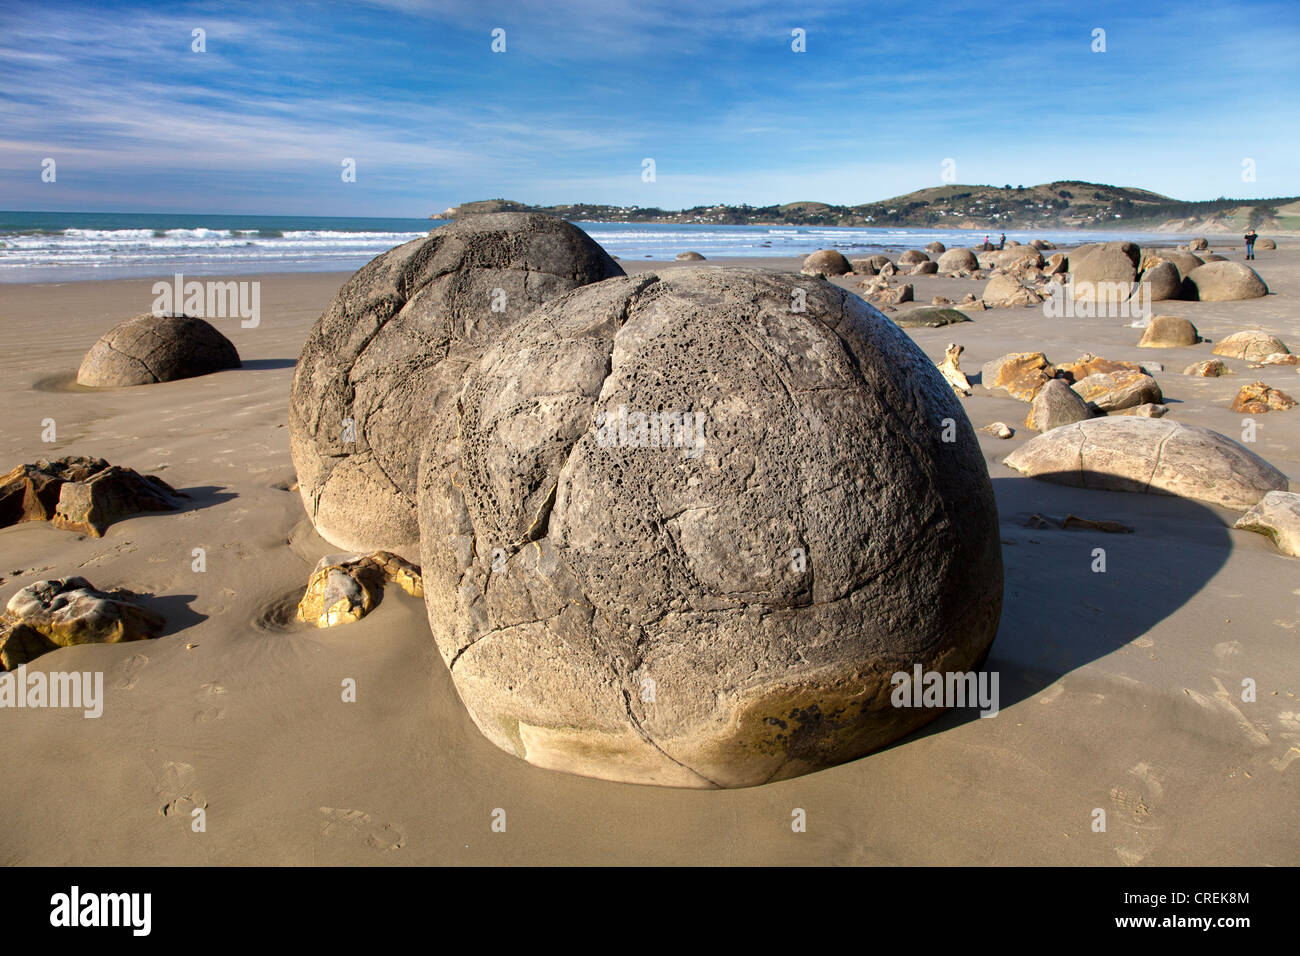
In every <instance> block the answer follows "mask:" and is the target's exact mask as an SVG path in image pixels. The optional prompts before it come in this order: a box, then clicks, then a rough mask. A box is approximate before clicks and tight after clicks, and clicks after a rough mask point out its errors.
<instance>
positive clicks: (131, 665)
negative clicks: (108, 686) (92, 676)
mask: <svg viewBox="0 0 1300 956" xmlns="http://www.w3.org/2000/svg"><path fill="white" fill-rule="evenodd" d="M148 663H149V658H147V657H145V656H144V655H143V654H132V655H131V656H130V657H128V658H127V659H126V660H124V661H123V662H122V663H120V664H118V665H117V672H118V673H119V674H121V675H122V676H121V677H119V678H118V679H117V683H115V684H114V685H113V686H115V687H116V688H117V689H118V690H130V689H131V688H132V687H134V686H135V684H136V681H138V680H139V679H140V672H141V671H142V670H144V667H145V665H146V664H148Z"/></svg>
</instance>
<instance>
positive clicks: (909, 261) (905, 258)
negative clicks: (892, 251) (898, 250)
mask: <svg viewBox="0 0 1300 956" xmlns="http://www.w3.org/2000/svg"><path fill="white" fill-rule="evenodd" d="M929 261H930V257H929V256H927V255H926V254H925V253H924V252H922V251H921V250H920V249H908V250H907V251H906V252H904V253H903V254H902V255H901V256H899V257H898V264H899V265H900V266H914V265H916V264H917V263H918V262H929Z"/></svg>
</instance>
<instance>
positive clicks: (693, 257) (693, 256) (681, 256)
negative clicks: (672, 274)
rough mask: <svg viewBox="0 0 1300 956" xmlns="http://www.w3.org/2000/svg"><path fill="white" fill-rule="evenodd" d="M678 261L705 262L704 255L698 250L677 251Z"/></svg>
mask: <svg viewBox="0 0 1300 956" xmlns="http://www.w3.org/2000/svg"><path fill="white" fill-rule="evenodd" d="M677 261H678V262H703V261H704V256H702V255H700V254H699V253H698V252H679V253H677Z"/></svg>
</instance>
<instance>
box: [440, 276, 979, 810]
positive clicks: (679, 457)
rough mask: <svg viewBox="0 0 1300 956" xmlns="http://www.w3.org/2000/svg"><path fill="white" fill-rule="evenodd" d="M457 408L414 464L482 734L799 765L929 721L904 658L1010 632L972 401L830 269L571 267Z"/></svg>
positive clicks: (668, 780) (616, 757)
mask: <svg viewBox="0 0 1300 956" xmlns="http://www.w3.org/2000/svg"><path fill="white" fill-rule="evenodd" d="M796 288H802V289H805V290H806V310H805V311H803V312H792V311H791V309H790V302H791V301H792V297H793V294H794V290H795V289H796ZM460 406H461V409H462V414H461V417H460V427H459V430H458V434H457V436H456V440H455V441H454V442H447V443H429V444H428V445H426V446H425V454H424V456H423V460H422V464H421V478H420V491H419V508H420V525H421V530H422V531H423V534H422V538H421V544H422V558H421V566H422V569H423V575H424V593H425V601H426V603H427V605H428V611H429V623H430V626H431V628H432V630H433V634H434V637H435V639H436V641H437V645H438V648H439V650H440V651H441V653H442V656H443V658H444V660H445V661H446V662H447V665H448V666H449V668H450V670H451V675H452V679H453V681H454V683H455V686H456V688H457V691H458V692H459V694H460V697H461V699H462V700H463V701H464V703H465V705H466V707H467V708H468V710H469V712H470V714H471V716H472V717H473V719H474V721H475V723H476V724H477V725H478V727H479V728H480V730H482V732H483V733H484V734H485V735H486V736H487V737H488V738H489V739H490V740H491V741H492V742H493V743H495V744H496V745H497V746H499V747H501V748H502V749H504V750H506V751H508V752H510V753H512V754H515V755H517V756H519V757H521V758H523V759H525V760H527V761H529V762H531V763H534V764H536V765H538V766H542V767H548V768H551V769H558V770H564V771H568V772H572V773H577V774H584V775H588V776H594V777H603V778H606V779H611V780H619V781H628V782H636V783H653V784H661V785H668V786H680V787H697V788H712V787H741V786H751V785H756V784H761V783H764V782H766V781H769V780H779V779H784V778H788V777H792V776H796V775H798V774H802V773H806V772H809V771H812V770H816V769H818V768H821V767H826V766H828V765H831V764H835V763H838V762H840V761H844V760H848V759H852V758H855V757H858V756H861V755H863V754H865V753H867V752H869V751H871V750H874V749H876V748H878V747H881V746H883V745H885V744H887V743H889V742H890V741H892V740H895V739H897V738H899V737H900V736H902V735H904V734H906V733H908V732H909V731H910V730H912V729H913V728H915V727H917V726H919V725H921V724H922V723H924V722H926V721H927V720H929V719H931V718H933V717H934V716H936V713H937V711H935V710H930V711H929V712H923V711H919V710H913V709H908V708H895V707H893V706H891V702H890V696H891V690H892V688H891V676H892V675H894V674H895V673H898V672H902V671H908V670H910V669H911V668H912V666H913V665H914V664H918V663H919V664H922V665H923V666H924V668H925V669H927V670H944V671H954V670H968V669H972V668H974V667H976V666H978V663H979V661H980V660H981V659H982V657H983V655H984V654H985V652H986V651H987V649H988V647H989V644H990V643H991V641H992V640H993V636H994V634H995V632H996V630H997V625H998V618H999V614H1000V607H1001V595H1002V561H1001V553H1000V544H999V539H998V528H997V512H996V505H995V503H994V499H993V495H992V489H991V485H990V482H989V479H988V474H987V470H986V468H985V465H984V462H983V459H982V457H981V455H980V451H979V445H978V442H977V441H976V439H975V435H974V432H973V430H972V429H971V426H970V423H969V421H968V420H967V418H966V416H965V413H964V412H963V411H962V408H961V404H960V402H959V400H958V399H957V398H956V397H955V396H954V394H953V391H952V389H951V388H950V387H949V385H948V384H947V383H946V382H945V381H944V379H943V378H942V376H941V375H940V373H939V372H938V370H937V369H936V368H935V366H934V363H932V362H931V361H930V360H929V359H928V358H927V357H926V355H925V354H924V353H923V352H922V351H921V350H920V349H919V348H918V347H917V346H916V345H915V344H914V343H913V342H912V341H911V340H910V339H909V338H908V336H907V335H906V333H904V332H903V331H901V330H900V329H899V328H898V327H897V326H896V325H895V324H894V323H893V322H891V321H889V320H888V319H887V318H885V317H884V316H882V315H881V314H880V313H879V312H877V311H876V310H875V309H873V308H871V307H870V306H868V305H867V304H865V303H864V302H862V301H861V300H860V299H858V298H857V297H856V296H854V295H852V294H850V293H847V292H845V291H843V290H841V289H839V288H836V287H834V286H831V285H830V284H826V283H818V284H816V285H814V286H812V287H809V286H808V285H807V281H806V280H802V279H801V278H800V277H799V276H794V275H775V274H770V273H763V272H757V271H748V270H736V271H725V272H724V271H716V270H714V271H706V270H674V271H673V272H671V273H665V274H664V275H662V276H656V275H654V274H642V275H638V276H632V277H627V278H623V279H611V280H609V281H606V282H602V283H599V284H597V285H593V286H590V287H587V288H584V289H579V290H577V291H575V292H573V293H571V294H569V295H567V296H564V297H563V298H560V299H557V300H555V301H554V302H551V303H548V304H547V305H545V306H542V307H541V308H539V309H538V310H537V311H536V312H534V313H533V314H532V315H531V316H530V317H529V318H528V319H526V320H525V321H524V322H523V323H521V324H520V325H519V326H518V327H517V328H515V329H513V330H512V331H510V332H509V333H508V334H506V335H505V336H503V337H502V339H501V340H500V341H499V342H498V343H497V344H496V345H495V346H493V347H492V348H491V349H489V350H488V351H487V353H486V354H485V355H484V357H483V359H482V360H481V362H480V363H479V364H478V366H477V368H476V369H475V371H474V373H473V374H472V375H471V376H470V377H469V378H468V379H467V383H466V386H465V389H464V391H463V393H462V395H461V397H460ZM945 429H947V430H948V432H949V436H950V437H953V436H955V439H956V440H955V441H953V440H949V441H945V440H943V439H944V432H945Z"/></svg>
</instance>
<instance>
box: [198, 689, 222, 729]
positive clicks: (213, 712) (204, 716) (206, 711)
mask: <svg viewBox="0 0 1300 956" xmlns="http://www.w3.org/2000/svg"><path fill="white" fill-rule="evenodd" d="M225 693H226V688H225V687H223V686H222V685H221V684H218V683H217V682H216V681H214V680H210V681H208V682H207V683H206V684H204V685H203V689H202V690H201V691H200V692H199V701H200V703H204V704H210V705H211V706H208V707H205V708H203V710H200V711H199V712H198V713H197V714H195V715H194V719H195V720H196V721H198V722H199V723H201V724H210V723H213V722H215V721H218V720H224V719H225V716H226V710H225V708H224V707H218V706H216V702H217V701H218V700H220V699H221V697H222V695H224V694H225Z"/></svg>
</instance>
